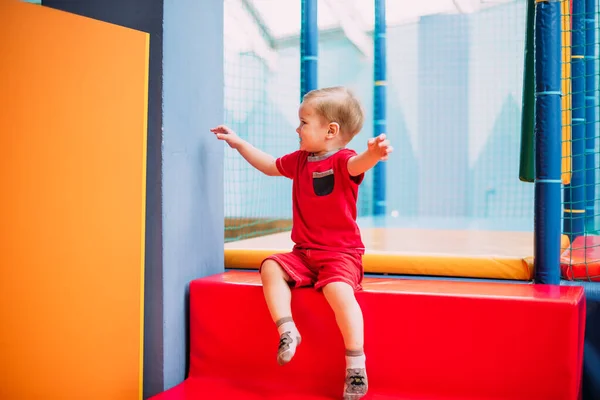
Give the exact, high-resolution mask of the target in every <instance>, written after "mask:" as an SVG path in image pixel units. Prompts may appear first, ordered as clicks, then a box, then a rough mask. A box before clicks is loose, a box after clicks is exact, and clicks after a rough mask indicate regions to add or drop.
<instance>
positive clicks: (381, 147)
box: [367, 133, 394, 161]
mask: <svg viewBox="0 0 600 400" xmlns="http://www.w3.org/2000/svg"><path fill="white" fill-rule="evenodd" d="M367 146H368V147H367V151H368V152H369V155H371V157H374V158H376V159H377V160H382V161H385V160H387V159H388V155H389V154H390V153H391V152H392V151H393V150H394V148H393V147H392V146H390V141H389V140H387V139H386V137H385V133H382V134H381V135H379V136H377V137H375V138H371V139H369V142H368V143H367Z"/></svg>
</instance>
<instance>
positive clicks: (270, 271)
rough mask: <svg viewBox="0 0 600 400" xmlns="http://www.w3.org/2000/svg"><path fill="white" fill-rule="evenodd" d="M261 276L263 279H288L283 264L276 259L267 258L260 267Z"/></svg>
mask: <svg viewBox="0 0 600 400" xmlns="http://www.w3.org/2000/svg"><path fill="white" fill-rule="evenodd" d="M260 276H261V278H262V280H263V281H264V280H266V279H267V280H268V279H284V280H288V279H289V278H288V276H287V274H286V273H285V271H284V270H283V268H281V265H279V263H278V262H277V261H275V260H271V259H269V260H265V261H264V262H263V264H262V266H261V268H260Z"/></svg>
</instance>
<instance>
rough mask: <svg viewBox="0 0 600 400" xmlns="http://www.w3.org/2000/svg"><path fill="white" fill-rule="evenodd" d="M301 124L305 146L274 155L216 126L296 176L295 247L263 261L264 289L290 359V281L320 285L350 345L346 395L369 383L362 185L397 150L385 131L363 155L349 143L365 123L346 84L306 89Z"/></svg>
mask: <svg viewBox="0 0 600 400" xmlns="http://www.w3.org/2000/svg"><path fill="white" fill-rule="evenodd" d="M299 117H300V125H299V126H298V128H297V129H296V132H297V133H298V135H299V139H300V149H299V150H297V151H295V152H293V153H290V154H287V155H285V156H283V157H280V158H277V159H275V158H274V157H272V156H270V155H268V154H266V153H264V152H262V151H261V150H258V149H257V148H255V147H253V146H252V145H251V144H249V143H248V142H246V141H244V140H242V139H240V138H239V137H238V136H237V135H236V134H235V132H233V131H232V130H231V129H229V128H228V127H226V126H222V125H221V126H218V127H216V128H214V129H211V132H213V133H215V134H216V136H217V138H218V139H220V140H224V141H226V142H227V144H228V145H229V146H230V147H231V148H234V149H236V150H237V151H238V152H239V153H240V154H241V155H242V157H244V158H245V159H246V160H247V161H248V162H249V163H250V164H251V165H252V166H253V167H255V168H257V169H258V170H259V171H261V172H263V173H264V174H266V175H269V176H285V177H287V178H290V179H292V180H293V192H292V194H293V220H292V221H293V227H292V240H293V241H294V243H295V246H294V248H293V250H292V251H291V252H290V253H286V254H276V255H272V256H270V257H268V258H267V259H265V260H264V261H263V262H262V265H261V267H260V275H261V279H262V283H263V292H264V296H265V300H266V303H267V306H268V308H269V312H270V313H271V317H272V319H273V322H274V323H275V325H276V326H277V330H278V332H279V334H280V341H279V350H278V354H277V361H278V362H279V364H281V365H283V364H286V363H287V362H289V361H290V360H291V359H292V357H293V356H294V354H295V352H296V348H297V347H298V346H299V345H300V342H301V336H300V332H298V329H297V328H296V325H295V324H294V320H293V318H292V310H291V305H290V303H291V291H290V287H292V288H293V287H296V288H297V287H303V286H314V288H315V289H317V290H322V291H323V294H324V296H325V298H326V299H327V302H328V303H329V304H330V306H331V307H332V309H333V311H334V314H335V318H336V322H337V324H338V326H339V328H340V331H341V333H342V337H343V340H344V344H345V346H346V381H345V384H344V399H348V400H355V399H360V398H362V397H364V396H365V394H366V393H367V389H368V381H367V373H366V367H365V361H366V357H365V354H364V351H363V342H364V338H363V336H364V329H363V316H362V311H361V309H360V306H359V304H358V302H357V301H356V298H355V296H354V292H355V291H357V290H360V289H361V282H362V279H363V268H362V255H363V254H364V245H363V243H362V240H361V236H360V231H359V229H358V225H357V224H356V200H357V196H358V186H359V185H360V183H361V182H362V180H363V178H364V173H365V172H366V171H368V170H369V169H370V168H372V167H373V166H375V164H377V163H378V162H379V161H380V160H387V158H388V155H389V154H390V153H391V152H392V147H391V146H390V143H389V141H388V140H387V139H386V138H385V135H384V134H382V135H380V136H379V137H377V138H373V139H370V140H369V141H368V148H367V150H366V151H364V152H363V153H361V154H360V155H357V153H356V152H355V151H353V150H350V149H346V148H345V146H346V145H347V144H348V143H349V142H350V141H351V140H352V138H353V137H354V136H355V135H356V134H358V133H359V132H360V130H361V128H362V125H363V121H364V114H363V110H362V107H361V105H360V103H359V101H358V100H357V99H356V98H355V97H354V95H353V94H352V93H351V92H350V91H349V90H347V89H345V88H343V87H331V88H324V89H319V90H313V91H311V92H309V93H307V94H306V95H305V96H304V98H303V102H302V104H301V105H300V109H299Z"/></svg>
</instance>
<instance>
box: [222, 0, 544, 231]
mask: <svg viewBox="0 0 600 400" xmlns="http://www.w3.org/2000/svg"><path fill="white" fill-rule="evenodd" d="M524 29H525V9H524V4H521V2H512V3H508V4H505V5H499V6H495V7H491V8H489V9H486V10H484V11H480V12H477V13H474V14H469V15H462V16H461V15H433V16H429V17H425V18H422V19H421V20H420V21H418V22H414V23H407V24H403V25H398V26H389V27H388V30H387V37H388V40H387V46H388V95H387V101H388V107H387V108H388V112H387V121H388V129H387V130H388V132H387V133H388V135H389V137H390V138H391V140H392V142H393V145H394V149H395V152H394V154H393V155H392V157H391V158H390V160H389V161H388V162H387V163H388V165H387V171H388V173H387V177H386V183H387V188H386V190H387V202H388V210H387V211H388V214H389V213H391V212H393V211H396V212H397V215H398V216H399V217H400V219H403V218H402V217H408V218H413V217H415V218H421V219H423V218H424V219H434V220H435V219H436V218H437V217H445V218H450V219H451V220H453V221H456V218H463V217H469V218H471V217H474V218H477V219H478V220H481V219H482V218H488V219H490V220H494V221H495V220H498V219H503V221H504V222H506V225H505V227H504V228H503V229H511V226H512V227H513V228H514V229H518V230H521V229H523V227H524V221H528V225H529V226H530V225H531V224H532V221H533V214H532V212H533V190H532V189H533V186H532V185H527V184H525V183H522V182H520V181H519V180H518V178H515V176H517V177H518V174H517V175H514V170H515V168H518V157H519V148H518V140H520V139H519V124H520V119H521V114H520V112H521V111H520V107H519V104H520V101H521V98H520V96H521V91H522V90H521V88H522V73H523V46H524V43H523V41H524V35H525V31H524ZM368 34H370V33H368ZM370 40H372V37H371V38H370ZM275 50H276V52H277V64H276V65H275V67H274V69H273V70H270V69H269V67H268V66H267V65H266V64H265V63H264V62H263V61H262V60H261V59H260V57H258V56H257V55H255V54H241V55H238V56H237V57H230V56H228V57H227V58H226V60H227V61H228V62H231V63H233V64H235V66H234V67H235V68H228V69H227V71H228V72H227V73H229V74H231V76H230V77H229V78H230V81H231V82H232V85H233V86H232V87H228V88H226V90H228V91H229V93H230V96H231V99H232V101H229V102H227V103H226V104H227V115H228V117H227V120H228V121H230V123H232V125H234V126H235V127H236V128H237V129H238V131H239V132H240V134H242V135H245V136H244V137H246V138H248V140H250V141H251V142H252V143H253V144H255V145H257V146H258V147H260V148H262V149H264V150H266V151H268V152H270V153H271V154H273V155H275V156H278V155H281V154H284V153H287V152H289V151H293V150H295V149H296V148H297V145H298V143H297V134H296V133H295V131H294V130H295V128H296V124H297V106H298V96H299V82H300V59H299V54H300V50H299V40H292V39H289V40H285V41H284V42H282V43H278V44H277V46H276V48H275ZM318 68H319V70H318V76H319V86H320V87H323V86H333V85H346V86H348V87H350V88H351V89H353V90H354V91H355V92H356V94H357V95H358V96H359V97H360V99H361V101H362V102H363V105H364V107H365V113H366V119H365V124H364V127H363V131H362V132H361V133H360V134H359V135H358V136H357V137H356V138H355V139H354V140H353V141H352V142H351V143H350V145H349V147H351V148H353V149H355V150H356V151H362V150H364V149H365V148H366V141H367V140H368V138H370V137H371V136H372V119H373V87H372V83H373V65H372V59H370V58H368V57H365V56H364V55H363V54H362V53H361V52H360V51H359V50H358V49H357V47H356V46H354V45H353V44H352V42H351V41H349V40H348V39H347V38H346V37H345V36H344V34H343V32H341V31H338V32H335V31H327V32H325V31H324V32H321V34H320V37H319V66H318ZM515 143H516V144H515ZM225 154H226V163H227V167H226V172H225V173H226V182H227V186H226V189H225V193H226V199H225V204H226V207H227V208H226V215H227V216H242V217H252V218H269V217H272V218H290V217H291V186H290V185H289V182H288V181H287V180H286V179H284V178H270V177H263V176H261V174H260V173H258V172H256V171H254V170H252V168H251V167H249V166H248V165H247V164H245V162H243V160H241V157H239V155H236V153H235V152H233V151H232V150H229V149H226V150H225ZM372 179H373V177H372V172H368V173H367V175H366V179H365V181H364V183H363V184H362V185H361V190H360V195H359V215H360V216H368V215H370V214H371V212H372ZM506 219H510V220H512V221H513V222H512V225H511V222H510V221H505V220H506ZM403 220H405V219H403ZM437 220H438V221H439V218H437Z"/></svg>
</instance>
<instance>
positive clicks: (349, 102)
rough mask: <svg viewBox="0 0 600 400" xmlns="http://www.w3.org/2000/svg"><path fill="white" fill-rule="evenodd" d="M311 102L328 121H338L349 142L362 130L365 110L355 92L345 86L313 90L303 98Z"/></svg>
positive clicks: (306, 101)
mask: <svg viewBox="0 0 600 400" xmlns="http://www.w3.org/2000/svg"><path fill="white" fill-rule="evenodd" d="M302 101H303V102H304V103H310V105H311V106H313V107H314V109H315V111H316V112H317V113H318V114H320V115H321V116H322V117H323V118H325V119H326V120H327V122H328V123H329V122H337V123H338V124H339V125H340V133H341V135H342V137H344V139H346V140H347V141H348V142H349V141H350V140H352V138H353V137H354V136H356V134H358V133H359V132H360V130H361V129H362V126H363V123H364V118H365V117H364V114H365V113H364V110H363V107H362V105H361V104H360V102H359V101H358V99H357V98H356V96H354V93H352V91H350V90H349V89H347V88H345V87H343V86H334V87H328V88H322V89H315V90H311V91H310V92H308V93H306V94H305V95H304V97H303V99H302Z"/></svg>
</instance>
